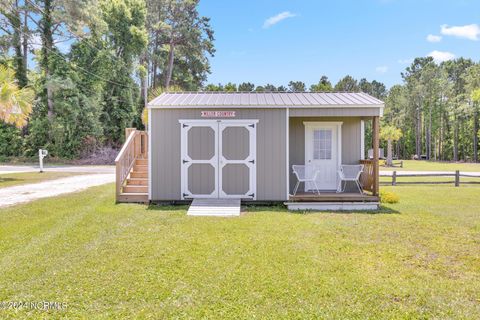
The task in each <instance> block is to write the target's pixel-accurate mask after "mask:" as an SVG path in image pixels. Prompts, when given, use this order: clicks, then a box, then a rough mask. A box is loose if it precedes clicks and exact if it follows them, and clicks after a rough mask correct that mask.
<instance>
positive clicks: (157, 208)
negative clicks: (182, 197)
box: [147, 204, 188, 211]
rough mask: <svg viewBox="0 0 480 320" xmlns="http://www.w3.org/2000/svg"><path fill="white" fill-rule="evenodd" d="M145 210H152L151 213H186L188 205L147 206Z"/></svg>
mask: <svg viewBox="0 0 480 320" xmlns="http://www.w3.org/2000/svg"><path fill="white" fill-rule="evenodd" d="M147 210H153V211H187V210H188V205H186V204H175V205H172V204H168V205H164V204H149V205H148V207H147Z"/></svg>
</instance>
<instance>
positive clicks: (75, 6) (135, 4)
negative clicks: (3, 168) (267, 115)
mask: <svg viewBox="0 0 480 320" xmlns="http://www.w3.org/2000/svg"><path fill="white" fill-rule="evenodd" d="M197 7H198V0H4V1H2V6H0V66H1V67H2V69H0V72H1V73H2V74H0V81H2V82H1V83H0V86H2V88H8V89H9V91H8V92H9V95H8V96H7V95H4V96H2V98H1V100H0V107H2V109H1V110H0V116H1V118H2V119H3V121H1V123H0V155H1V156H3V157H9V156H22V155H25V156H33V155H35V154H36V151H37V150H38V148H46V149H48V150H49V151H50V154H51V155H53V156H57V157H61V158H77V157H80V156H82V155H85V154H89V153H91V152H93V150H95V149H97V148H99V147H102V146H112V147H114V148H118V146H120V145H121V143H122V142H123V139H124V137H123V135H124V128H125V127H131V126H134V127H138V128H142V127H143V124H142V120H141V119H142V112H143V109H144V105H145V98H144V95H143V94H142V92H144V91H145V90H144V89H148V90H151V91H155V90H156V91H158V89H157V88H160V87H163V88H169V87H171V86H173V87H175V88H179V87H181V88H183V89H185V90H198V89H200V88H201V86H202V84H203V83H204V81H205V80H206V77H207V74H208V73H209V72H210V64H209V60H208V58H209V57H210V56H212V55H213V53H214V51H215V50H214V46H213V41H214V36H213V30H212V29H211V27H210V24H209V18H207V17H203V16H201V15H200V14H199V13H198V10H197ZM12 72H13V73H12ZM12 75H13V79H12ZM147 75H148V76H147ZM13 88H15V90H13ZM154 89H155V90H154ZM19 92H27V93H29V94H28V97H29V98H31V99H30V100H29V101H27V100H26V99H24V100H23V101H24V102H25V103H26V104H30V105H31V108H23V111H28V112H30V110H29V109H31V113H28V116H26V117H25V119H24V120H25V121H20V120H19V118H18V117H17V118H16V120H12V119H13V118H12V117H13V116H14V114H15V112H13V109H12V107H11V106H12V105H13V104H12V101H17V99H18V98H19V97H20V96H19V94H18V93H19ZM31 93H33V94H31ZM23 96H24V97H26V96H27V95H25V94H24V95H23ZM28 102H29V103H28Z"/></svg>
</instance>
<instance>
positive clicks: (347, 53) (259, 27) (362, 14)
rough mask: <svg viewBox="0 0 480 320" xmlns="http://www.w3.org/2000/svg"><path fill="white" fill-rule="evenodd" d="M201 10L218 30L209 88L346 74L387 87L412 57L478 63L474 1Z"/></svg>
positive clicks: (217, 3) (266, 1) (479, 19)
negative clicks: (231, 84)
mask: <svg viewBox="0 0 480 320" xmlns="http://www.w3.org/2000/svg"><path fill="white" fill-rule="evenodd" d="M199 11H200V13H201V14H202V15H204V16H207V17H210V18H211V25H212V27H213V29H214V31H215V48H216V53H215V56H214V57H213V58H211V59H210V62H211V71H212V72H211V74H210V75H209V77H208V81H207V82H208V83H222V84H225V83H227V82H234V83H241V82H247V81H249V82H253V83H254V84H256V85H264V84H267V83H272V84H274V85H277V86H279V85H285V86H286V85H287V84H288V82H289V81H290V80H294V81H297V80H300V81H304V82H305V83H306V84H307V87H308V86H310V85H311V84H313V83H317V82H318V80H319V79H320V77H321V76H322V75H326V76H328V77H329V79H330V80H331V81H332V83H333V84H335V83H336V82H337V81H338V80H339V79H340V78H342V77H343V76H345V75H347V74H350V75H352V76H353V77H355V78H357V79H360V78H367V79H368V80H369V81H372V80H377V81H381V82H383V83H385V84H386V85H387V87H391V86H392V85H395V84H399V83H401V82H402V78H401V74H400V73H401V72H402V71H404V70H405V68H406V67H407V66H408V65H409V64H410V63H411V62H412V60H413V58H415V57H420V56H427V55H431V56H433V57H434V58H435V60H436V61H438V62H440V61H443V60H448V59H452V58H458V57H466V58H471V59H473V60H474V61H479V60H480V1H479V0H335V1H333V0H330V1H327V0H317V1H315V0H295V1H294V0H242V1H233V0H201V1H200V7H199Z"/></svg>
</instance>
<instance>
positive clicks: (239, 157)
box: [180, 120, 258, 200]
mask: <svg viewBox="0 0 480 320" xmlns="http://www.w3.org/2000/svg"><path fill="white" fill-rule="evenodd" d="M257 122H258V121H257V120H181V121H180V125H181V160H180V161H181V191H182V199H190V198H237V199H239V198H240V199H253V200H255V199H256V127H257Z"/></svg>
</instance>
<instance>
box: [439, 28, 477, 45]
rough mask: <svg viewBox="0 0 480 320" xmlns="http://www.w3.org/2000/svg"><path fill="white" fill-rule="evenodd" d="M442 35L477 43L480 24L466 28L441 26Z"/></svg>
mask: <svg viewBox="0 0 480 320" xmlns="http://www.w3.org/2000/svg"><path fill="white" fill-rule="evenodd" d="M440 32H441V34H443V35H446V36H454V37H458V38H465V39H469V40H474V41H477V40H478V39H479V36H480V26H479V25H478V24H468V25H464V26H448V25H446V24H444V25H442V26H441V30H440Z"/></svg>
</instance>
